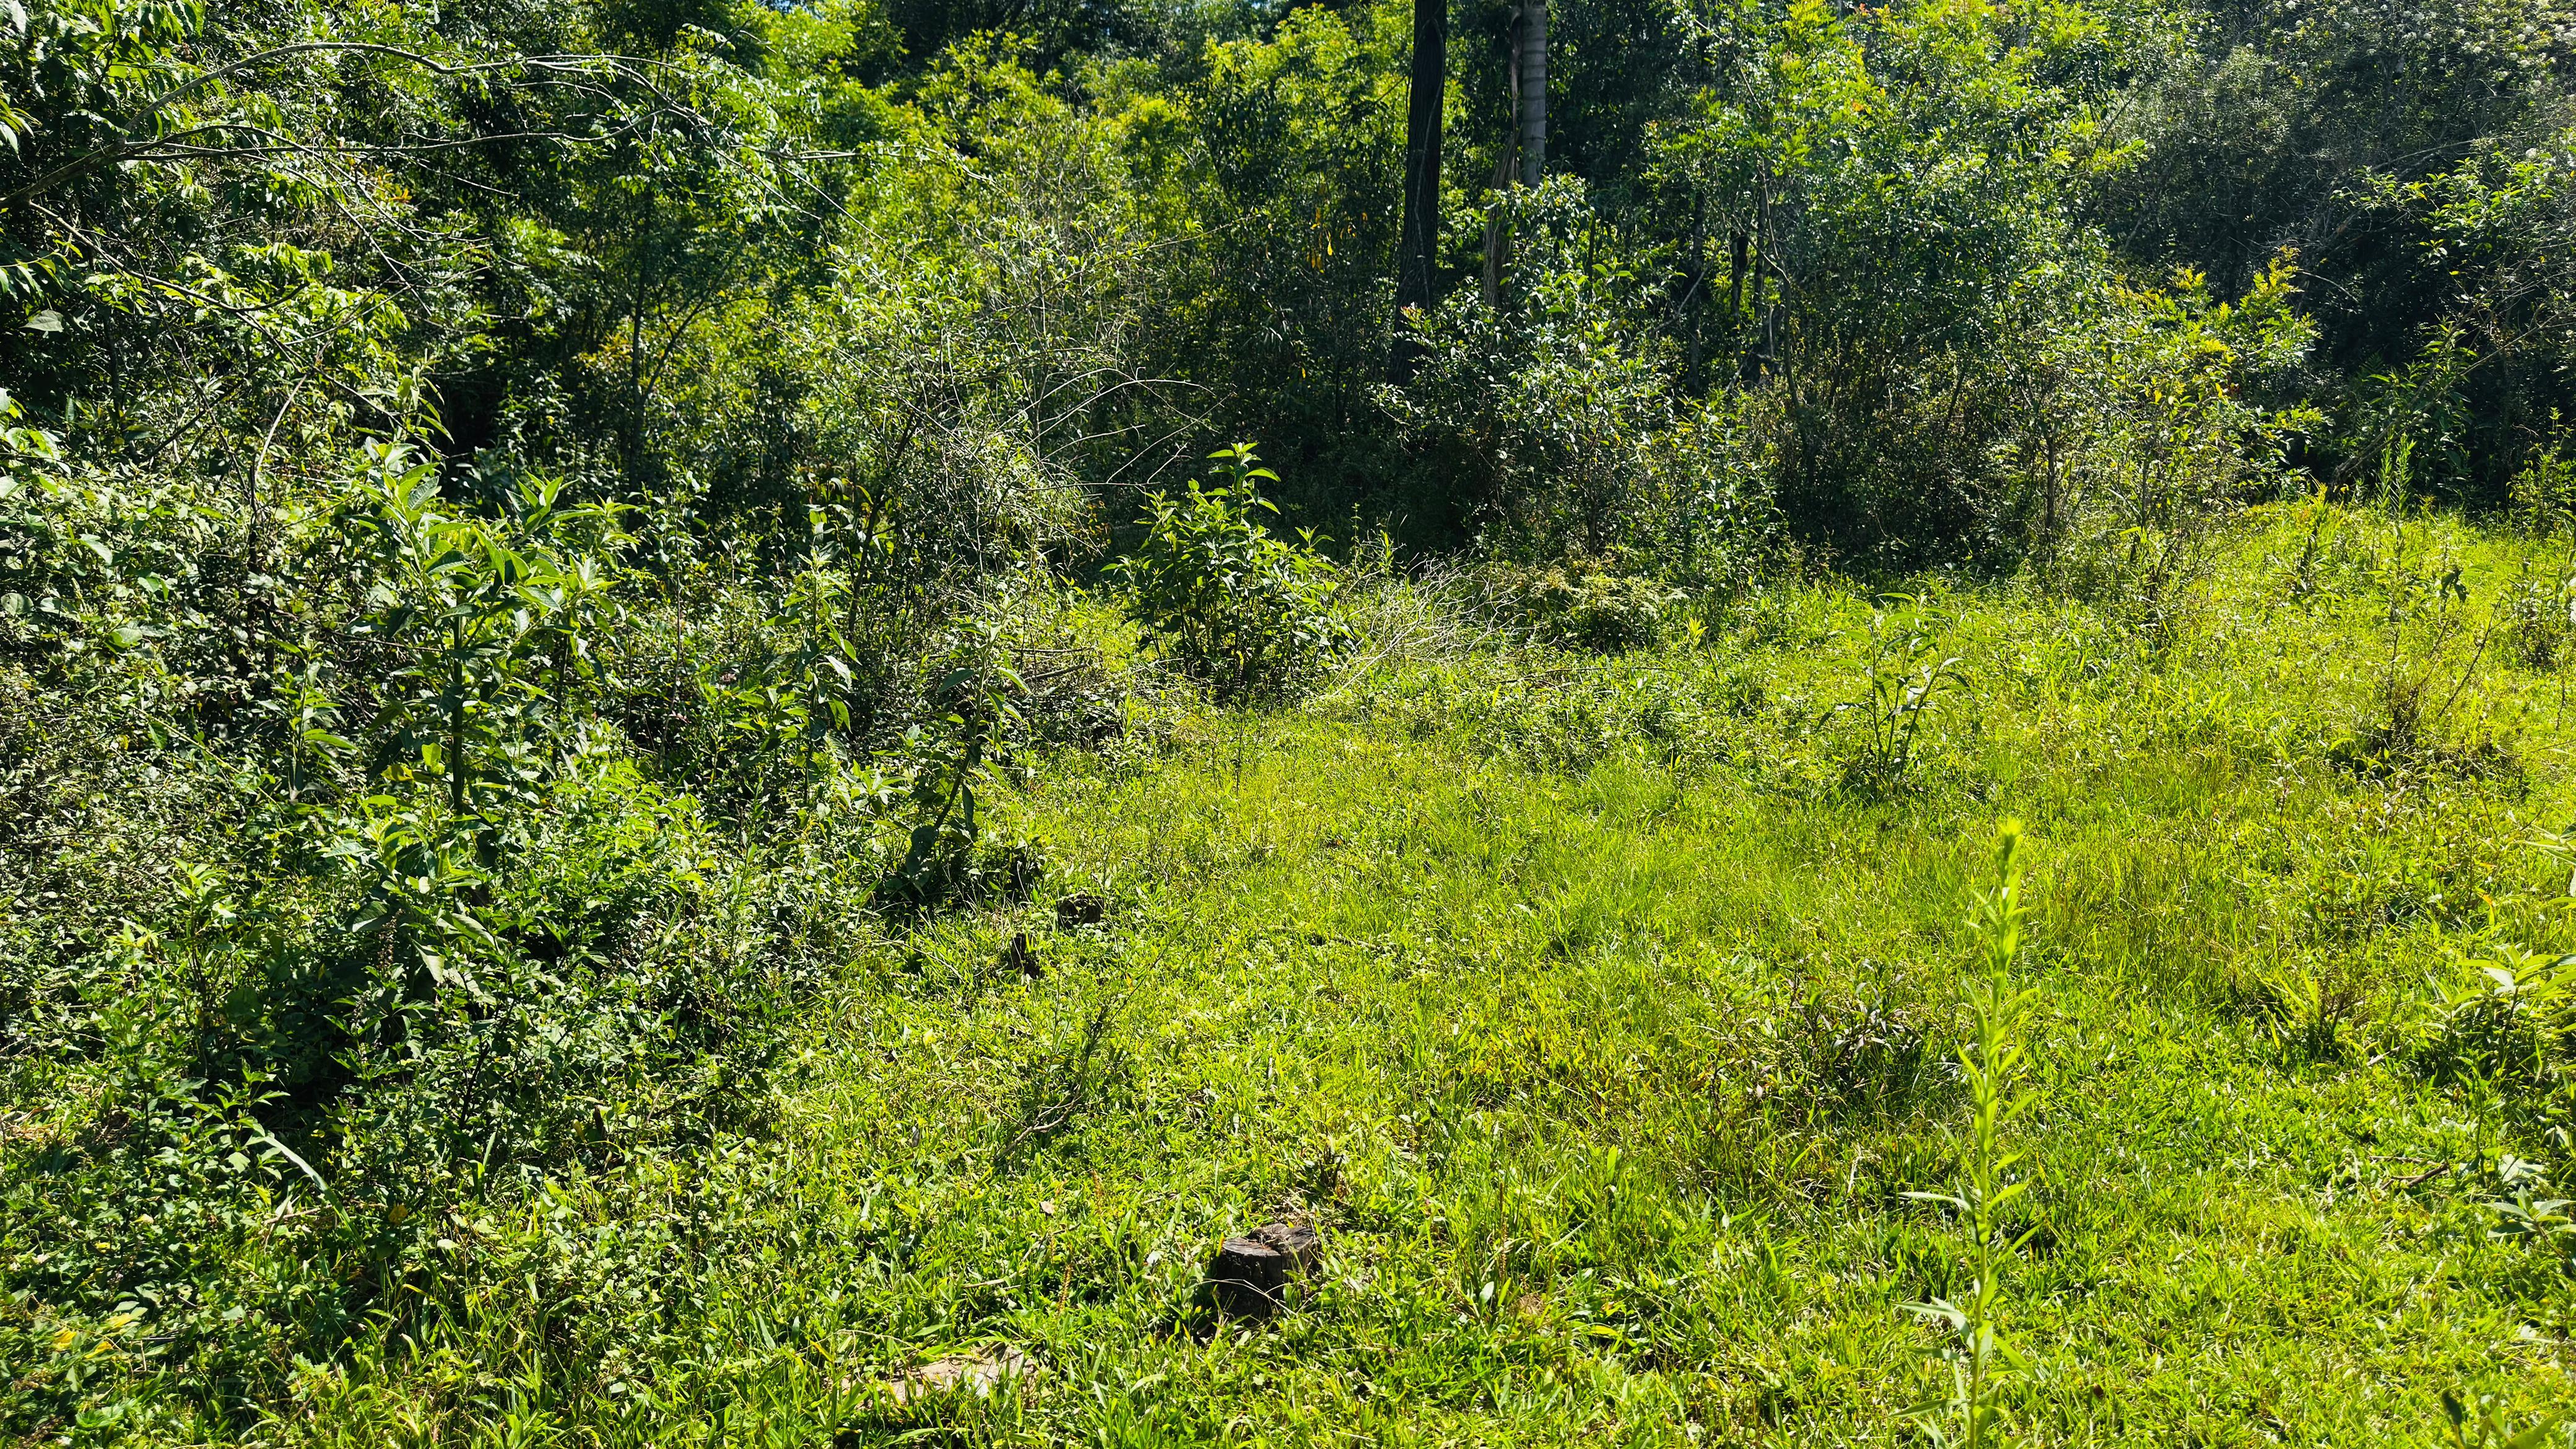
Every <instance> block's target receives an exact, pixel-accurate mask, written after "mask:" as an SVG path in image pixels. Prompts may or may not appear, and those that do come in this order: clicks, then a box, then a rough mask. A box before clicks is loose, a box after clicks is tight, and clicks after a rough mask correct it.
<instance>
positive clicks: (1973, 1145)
mask: <svg viewBox="0 0 2576 1449" xmlns="http://www.w3.org/2000/svg"><path fill="white" fill-rule="evenodd" d="M2021 873H2022V835H2021V823H2020V822H2019V821H2016V820H2007V821H2005V822H2004V823H2003V824H2002V826H2001V827H1999V828H1998V830H1997V831H1996V838H1995V884H1994V886H1993V887H1992V888H1991V889H1988V890H1982V891H1979V892H1977V893H1975V895H1973V896H1972V897H1970V903H1969V918H1970V920H1971V922H1972V923H1973V924H1974V925H1975V927H1976V929H1977V937H1978V948H1979V952H1980V954H1981V955H1982V957H1983V958H1984V959H1983V964H1984V966H1985V970H1984V972H1983V974H1982V976H1981V977H1980V978H1979V980H1978V981H1977V983H1976V984H1975V986H1974V987H1973V988H1972V991H1971V994H1970V996H1969V998H1968V1009H1969V1014H1970V1016H1971V1018H1972V1020H1973V1022H1974V1026H1975V1033H1974V1039H1973V1040H1972V1041H1971V1042H1970V1043H1969V1044H1968V1045H1967V1046H1965V1047H1963V1048H1962V1049H1961V1050H1960V1052H1959V1066H1960V1070H1961V1073H1962V1075H1963V1077H1964V1079H1965V1080H1966V1082H1967V1085H1968V1099H1969V1124H1968V1125H1969V1132H1968V1150H1967V1152H1966V1154H1965V1155H1964V1157H1963V1159H1962V1161H1961V1163H1960V1170H1959V1180H1958V1182H1957V1184H1956V1185H1955V1186H1954V1187H1953V1188H1952V1189H1951V1190H1950V1191H1948V1192H1915V1193H1908V1194H1906V1196H1908V1197H1911V1198H1915V1199H1918V1200H1920V1201H1924V1202H1934V1203H1940V1204H1943V1205H1945V1206H1947V1207H1949V1208H1950V1209H1952V1210H1953V1211H1954V1212H1956V1213H1957V1214H1958V1215H1959V1217H1960V1219H1961V1220H1962V1221H1964V1222H1965V1223H1967V1225H1968V1230H1969V1233H1970V1243H1969V1249H1968V1266H1969V1269H1970V1271H1971V1273H1972V1274H1973V1276H1972V1277H1971V1279H1970V1280H1969V1283H1968V1291H1967V1292H1966V1293H1965V1294H1963V1295H1961V1297H1960V1299H1959V1300H1958V1301H1956V1302H1953V1301H1951V1300H1950V1299H1947V1298H1935V1299H1933V1300H1932V1301H1931V1302H1929V1303H1909V1304H1907V1305H1905V1306H1906V1308H1907V1309H1908V1310H1909V1311H1911V1312H1913V1313H1915V1314H1917V1315H1920V1316H1921V1317H1923V1318H1925V1319H1927V1320H1930V1321H1933V1322H1937V1323H1940V1324H1942V1325H1943V1326H1945V1327H1946V1328H1947V1329H1948V1330H1949V1331H1950V1333H1951V1335H1952V1343H1951V1344H1950V1346H1949V1347H1948V1348H1947V1349H1946V1350H1945V1351H1944V1357H1946V1358H1947V1359H1948V1360H1949V1361H1950V1365H1951V1379H1952V1382H1951V1394H1950V1397H1949V1399H1948V1401H1947V1402H1943V1401H1940V1400H1933V1401H1930V1402H1927V1403H1924V1404H1921V1405H1918V1406H1916V1409H1915V1414H1916V1416H1917V1418H1918V1419H1920V1420H1921V1421H1923V1423H1924V1426H1925V1427H1926V1428H1927V1429H1930V1430H1931V1431H1932V1432H1933V1434H1934V1437H1935V1438H1936V1439H1938V1440H1940V1441H1941V1442H1948V1439H1947V1436H1946V1435H1945V1434H1944V1433H1943V1432H1942V1424H1943V1421H1945V1420H1948V1419H1951V1418H1953V1417H1955V1418H1956V1419H1957V1421H1958V1422H1959V1424H1960V1426H1961V1428H1962V1430H1963V1431H1964V1432H1963V1433H1962V1435H1961V1442H1964V1443H1965V1444H1967V1445H1969V1446H1971V1449H1978V1446H1983V1445H1985V1444H1989V1443H1993V1442H1995V1441H1996V1439H1997V1438H1998V1437H2000V1436H2001V1434H2002V1411H2001V1410H2000V1409H1999V1408H1998V1407H1997V1406H1996V1404H1995V1402H1994V1399H1995V1388H1996V1384H1997V1382H1998V1380H1999V1378H2000V1377H2001V1375H2002V1373H2003V1372H2004V1371H2005V1370H2007V1369H2009V1368H2010V1367H2012V1366H2013V1365H2015V1364H2017V1363H2018V1362H2019V1361H2020V1360H2019V1356H2018V1355H2016V1354H2014V1353H2013V1351H2012V1349H2011V1347H2010V1346H2009V1345H2008V1344H2006V1343H2005V1342H2004V1340H2003V1338H2002V1336H2001V1333H2000V1332H1999V1330H1998V1327H1997V1324H1998V1322H1999V1320H2000V1318H2001V1316H2002V1312H2001V1310H2002V1308H2003V1288H2002V1285H2001V1283H2000V1282H1999V1281H1998V1280H1997V1271H1996V1270H1997V1265H1998V1263H1999V1262H2000V1260H2001V1259H2002V1258H2003V1257H2004V1255H2005V1254H2007V1253H2010V1252H2012V1251H2014V1250H2016V1249H2018V1248H2019V1247H2021V1245H2022V1244H2023V1243H2024V1242H2027V1241H2028V1240H2029V1238H2030V1234H2031V1232H2032V1231H2034V1229H2025V1230H2023V1232H2022V1233H2021V1234H2020V1235H2019V1236H2017V1237H2015V1238H2013V1239H2012V1240H2011V1241H2010V1242H2001V1241H1999V1237H2000V1235H2001V1232H2002V1225H2001V1217H2002V1209H2003V1208H2004V1207H2005V1205H2006V1204H2008V1203H2010V1202H2011V1201H2012V1200H2013V1199H2014V1198H2017V1197H2019V1196H2021V1194H2022V1193H2023V1192H2024V1191H2026V1190H2027V1189H2028V1188H2029V1186H2030V1183H2029V1181H2028V1180H2027V1179H2024V1180H2020V1181H2008V1180H2007V1179H2006V1174H2007V1173H2008V1172H2010V1171H2011V1169H2012V1166H2013V1164H2014V1163H2015V1162H2017V1161H2019V1160H2020V1156H2021V1154H2020V1153H2018V1152H2012V1151H2007V1150H2006V1149H2005V1146H2004V1132H2005V1129H2006V1128H2007V1127H2008V1126H2010V1125H2011V1123H2012V1122H2013V1121H2014V1120H2015V1119H2016V1118H2018V1117H2020V1116H2021V1115H2022V1114H2023V1113H2024V1112H2025V1111H2027V1110H2028V1109H2029V1107H2030V1105H2031V1103H2032V1102H2033V1101H2034V1100H2035V1098H2036V1094H2035V1093H2032V1092H2030V1091H2027V1090H2025V1089H2024V1088H2023V1086H2022V1082H2023V1080H2024V1079H2025V1078H2026V1077H2027V1076H2028V1074H2029V1068H2030V1051H2029V1046H2028V1043H2027V1041H2026V1039H2025V1037H2026V1029H2027V1027H2028V1026H2029V1024H2030V1016H2031V1010H2032V1002H2033V1000H2034V999H2035V998H2036V996H2037V994H2038V993H2037V991H2036V990H2035V989H2033V988H2030V987H2016V986H2015V985H2014V984H2013V968H2014V966H2015V965H2016V964H2017V963H2018V962H2019V960H2020V957H2021V933H2022V923H2023V922H2024V921H2025V920H2027V919H2028V918H2029V915H2030V907H2029V906H2028V905H2027V904H2026V903H2025V902H2024V901H2023V899H2022V889H2021V884H2022V882H2021Z"/></svg>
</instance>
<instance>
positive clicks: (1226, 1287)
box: [1208, 1218, 1324, 1318]
mask: <svg viewBox="0 0 2576 1449" xmlns="http://www.w3.org/2000/svg"><path fill="white" fill-rule="evenodd" d="M1323 1251H1324V1239H1323V1235H1322V1234H1320V1233H1318V1232H1316V1231H1315V1225H1314V1224H1313V1223H1312V1222H1310V1221H1308V1220H1306V1219H1304V1218H1287V1219H1283V1220H1281V1221H1279V1222H1275V1223H1264V1224H1262V1225H1261V1226H1260V1227H1257V1228H1254V1229H1253V1230H1252V1232H1251V1234H1250V1236H1248V1237H1241V1238H1228V1239H1226V1240H1225V1242H1224V1243H1223V1244H1221V1245H1220V1246H1219V1247H1218V1248H1217V1250H1216V1258H1215V1260H1214V1261H1213V1262H1211V1263H1209V1264H1208V1288H1209V1290H1210V1291H1211V1292H1212V1293H1213V1294H1214V1295H1215V1298H1216V1306H1217V1311H1218V1312H1220V1313H1223V1314H1225V1315H1226V1316H1228V1317H1230V1318H1267V1317H1269V1316H1270V1315H1271V1314H1273V1313H1276V1312H1278V1311H1279V1307H1280V1302H1281V1294H1282V1292H1283V1291H1284V1290H1285V1289H1286V1288H1287V1286H1288V1280H1289V1278H1290V1277H1292V1276H1295V1275H1299V1274H1303V1273H1305V1272H1306V1271H1307V1270H1309V1269H1311V1268H1313V1267H1314V1266H1315V1263H1316V1261H1317V1260H1318V1259H1319V1258H1321V1257H1322V1256H1323Z"/></svg>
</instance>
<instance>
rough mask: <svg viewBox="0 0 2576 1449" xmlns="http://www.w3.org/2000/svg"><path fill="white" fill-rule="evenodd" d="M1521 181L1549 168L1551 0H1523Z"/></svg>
mask: <svg viewBox="0 0 2576 1449" xmlns="http://www.w3.org/2000/svg"><path fill="white" fill-rule="evenodd" d="M1520 42H1521V44H1520V61H1521V64H1520V72H1521V74H1520V82H1521V107H1520V110H1521V184H1522V185H1523V186H1536V185H1538V179H1539V177H1540V176H1541V175H1542V174H1544V173H1545V172H1546V170H1547V0H1521V34H1520Z"/></svg>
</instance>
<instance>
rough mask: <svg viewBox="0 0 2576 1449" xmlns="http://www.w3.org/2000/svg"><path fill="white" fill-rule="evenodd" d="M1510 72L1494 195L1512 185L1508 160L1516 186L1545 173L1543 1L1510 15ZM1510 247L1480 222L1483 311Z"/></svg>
mask: <svg viewBox="0 0 2576 1449" xmlns="http://www.w3.org/2000/svg"><path fill="white" fill-rule="evenodd" d="M1504 56H1505V60H1506V63H1507V64H1508V65H1509V67H1510V70H1511V91H1512V133H1511V134H1510V136H1508V137H1507V138H1506V139H1505V140H1504V142H1503V153H1502V155H1501V156H1499V157H1497V158H1496V159H1495V161H1494V189H1495V190H1497V191H1500V190H1501V189H1502V188H1503V186H1504V184H1505V183H1507V182H1509V181H1510V180H1511V176H1512V158H1513V156H1514V154H1515V153H1517V154H1518V155H1519V157H1520V171H1521V178H1520V179H1521V184H1522V185H1524V186H1536V185H1538V182H1539V176H1540V175H1541V173H1543V172H1544V171H1545V170H1546V169H1547V0H1520V6H1519V8H1518V9H1516V10H1515V11H1513V13H1512V30H1511V38H1510V40H1509V41H1508V42H1507V43H1506V45H1505V49H1504ZM1509 250H1510V243H1509V240H1508V239H1507V238H1505V237H1504V235H1503V228H1502V224H1501V222H1500V221H1499V220H1498V219H1495V218H1491V217H1489V218H1487V219H1486V221H1485V305H1486V306H1488V307H1498V306H1500V305H1502V300H1503V266H1504V263H1505V261H1506V255H1505V254H1506V253H1507V252H1508V251H1509Z"/></svg>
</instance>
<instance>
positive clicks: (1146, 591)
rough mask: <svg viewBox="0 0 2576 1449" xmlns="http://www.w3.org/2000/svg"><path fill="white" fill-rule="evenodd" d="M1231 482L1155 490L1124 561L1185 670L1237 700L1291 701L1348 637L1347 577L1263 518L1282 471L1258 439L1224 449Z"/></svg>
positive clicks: (1139, 606)
mask: <svg viewBox="0 0 2576 1449" xmlns="http://www.w3.org/2000/svg"><path fill="white" fill-rule="evenodd" d="M1214 457H1215V459H1216V460H1217V461H1218V462H1220V463H1222V464H1224V465H1225V468H1226V474H1225V481H1223V482H1221V483H1218V484H1217V485H1215V486H1214V487H1202V486H1200V484H1199V481H1198V480H1197V479H1195V478H1193V479H1191V480H1190V482H1189V484H1188V486H1187V488H1186V489H1184V490H1183V491H1182V492H1181V493H1179V494H1177V495H1175V494H1169V493H1161V492H1157V493H1153V494H1150V495H1148V496H1147V498H1146V503H1145V506H1146V510H1147V513H1146V519H1145V534H1144V537H1143V539H1142V540H1141V541H1140V542H1139V543H1138V544H1137V546H1136V548H1135V550H1134V552H1132V553H1130V554H1129V555H1128V556H1127V557H1125V558H1123V559H1121V560H1120V561H1119V564H1118V568H1119V572H1120V574H1121V576H1122V577H1123V578H1124V579H1125V580H1126V582H1127V584H1128V586H1129V587H1130V588H1131V589H1132V590H1133V591H1134V593H1135V598H1136V610H1137V613H1138V615H1139V616H1140V617H1141V618H1142V619H1143V620H1144V621H1145V624H1146V626H1147V627H1149V628H1151V629H1153V630H1154V631H1155V632H1157V633H1159V634H1160V635H1162V636H1163V637H1164V638H1165V639H1166V640H1167V641H1168V642H1169V646H1170V648H1171V651H1172V657H1173V658H1174V659H1176V660H1178V661H1179V663H1180V664H1181V667H1182V668H1184V669H1186V670H1188V671H1189V672H1190V673H1191V674H1192V675H1194V676H1195V677H1197V678H1198V679H1200V680H1202V681H1204V682H1205V683H1206V684H1207V686H1208V687H1209V689H1211V690H1212V691H1214V693H1215V694H1216V697H1217V698H1218V699H1220V700H1223V701H1226V702H1228V703H1241V702H1245V701H1250V700H1261V699H1281V698H1287V697H1291V696H1294V695H1295V694H1297V693H1298V692H1299V691H1301V690H1303V689H1305V688H1306V687H1307V686H1309V685H1311V684H1313V683H1314V682H1315V680H1316V679H1317V678H1318V677H1319V676H1320V675H1321V673H1322V672H1323V671H1324V670H1325V669H1326V668H1327V667H1328V666H1330V665H1331V664H1332V663H1333V661H1334V659H1335V658H1336V657H1337V656H1338V655H1339V654H1340V653H1341V651H1342V649H1343V647H1344V646H1345V644H1346V643H1347V642H1348V631H1347V630H1346V629H1345V627H1344V626H1343V624H1342V622H1341V620H1340V619H1339V618H1338V617H1337V616H1336V615H1335V614H1334V612H1333V596H1334V594H1335V592H1336V591H1337V589H1338V588H1339V580H1338V578H1337V577H1336V572H1335V570H1334V568H1333V565H1332V563H1331V561H1330V560H1328V559H1325V558H1324V557H1323V556H1322V555H1320V554H1318V553H1316V552H1315V549H1314V540H1313V537H1312V535H1311V534H1310V535H1308V536H1307V537H1306V538H1305V539H1304V540H1302V541H1301V542H1300V543H1290V542H1288V541H1287V540H1285V539H1281V538H1278V537H1276V536H1274V535H1273V534H1271V532H1270V531H1269V530H1268V529H1267V528H1265V527H1264V526H1263V525H1262V522H1261V515H1262V514H1264V513H1275V512H1276V511H1277V510H1276V509H1275V508H1273V507H1272V505H1271V504H1270V503H1269V502H1268V501H1267V500H1266V499H1264V498H1263V497H1262V496H1261V490H1260V485H1261V482H1262V481H1263V480H1272V481H1275V480H1276V479H1277V477H1278V475H1277V474H1274V473H1272V472H1271V471H1270V470H1269V469H1267V468H1264V467H1261V466H1259V460H1258V459H1256V458H1255V457H1254V455H1253V450H1252V445H1251V444H1250V443H1237V444H1235V445H1234V446H1233V447H1230V448H1225V449H1222V450H1220V451H1218V452H1217V453H1216V454H1214Z"/></svg>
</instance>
